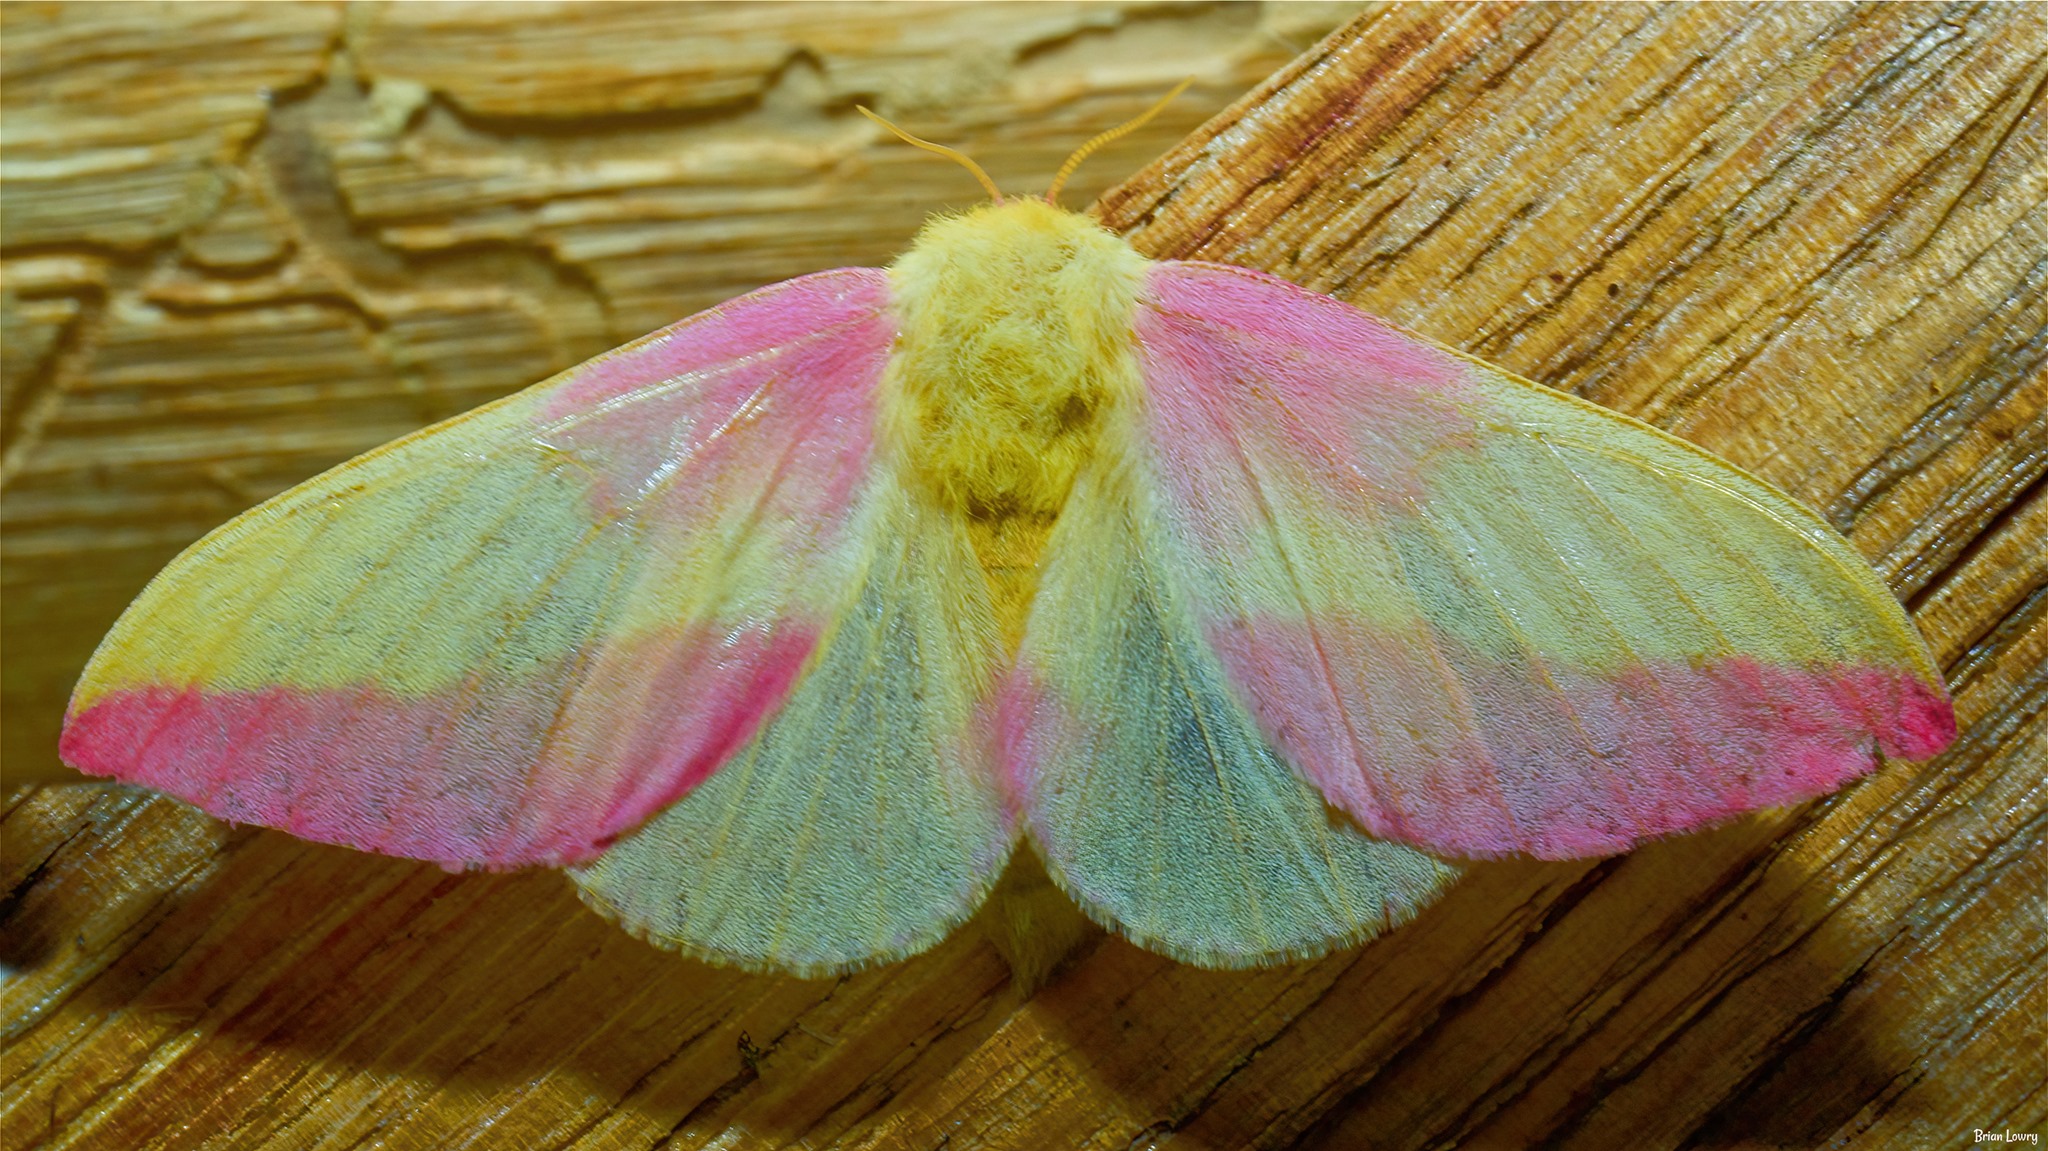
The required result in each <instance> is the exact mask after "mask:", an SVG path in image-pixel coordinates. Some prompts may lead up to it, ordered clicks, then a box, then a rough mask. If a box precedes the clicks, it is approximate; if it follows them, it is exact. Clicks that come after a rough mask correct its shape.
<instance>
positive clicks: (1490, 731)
mask: <svg viewBox="0 0 2048 1151" xmlns="http://www.w3.org/2000/svg"><path fill="white" fill-rule="evenodd" d="M1149 275H1150V278H1149V283H1148V289H1147V293H1146V297H1145V299H1144V301H1143V303H1142V304H1141V305H1140V308H1139V316H1138V320H1137V338H1138V344H1139V358H1140V361H1141V371H1142V374H1143V378H1144V390H1145V394H1146V397H1147V403H1146V407H1145V411H1144V412H1143V413H1142V415H1141V417H1140V418H1139V420H1138V422H1137V423H1136V424H1134V425H1133V426H1130V427H1128V428H1126V429H1124V432H1125V434H1126V435H1127V437H1128V441H1127V442H1125V443H1124V444H1123V446H1122V447H1121V448H1120V449H1119V451H1120V452H1121V453H1122V455H1123V456H1124V458H1125V459H1126V461H1127V466H1128V467H1129V469H1130V475H1131V479H1130V481H1129V486H1130V489H1131V491H1132V492H1133V493H1135V496H1134V498H1137V499H1138V500H1139V501H1140V506H1139V507H1138V508H1137V509H1136V510H1135V511H1134V513H1133V514H1134V523H1135V525H1136V527H1135V529H1134V530H1136V531H1137V532H1138V533H1140V534H1141V535H1142V537H1143V539H1144V542H1145V546H1147V547H1148V548H1151V549H1154V551H1155V554H1156V555H1157V556H1158V557H1159V558H1158V563H1159V565H1160V571H1161V573H1162V574H1161V576H1160V579H1161V581H1162V582H1163V583H1164V584H1166V585H1168V586H1169V587H1170V589H1171V595H1172V596H1173V597H1174V598H1175V599H1176V600H1178V601H1179V602H1180V603H1181V604H1182V605H1183V610H1185V611H1187V612H1188V613H1190V614H1191V616H1192V617H1193V619H1194V624H1193V626H1194V627H1195V628H1196V629H1197V630H1198V631H1199V633H1200V635H1201V636H1202V638H1203V644H1204V647H1205V648H1206V650H1207V651H1208V652H1209V653H1213V656H1214V658H1215V659H1216V660H1218V661H1219V663H1220V666H1221V668H1222V669H1223V672H1224V674H1225V676H1226V678H1227V679H1228V682H1229V683H1230V685H1231V688H1232V690H1233V693H1234V695H1235V697H1236V698H1237V699H1238V700H1240V701H1241V702H1242V703H1243V704H1244V706H1245V707H1246V708H1248V709H1249V711H1250V712H1251V713H1252V714H1253V715H1254V716H1255V717H1256V719H1257V721H1258V725H1259V728H1260V730H1261V731H1262V732H1263V733H1264V734H1265V736H1266V737H1267V738H1268V739H1269V740H1270V741H1271V744H1272V746H1273V747H1274V748H1276V749H1277V750H1278V751H1279V752H1280V753H1281V755H1283V756H1284V757H1285V758H1286V760H1287V761H1288V762H1289V763H1291V764H1292V765H1293V766H1294V767H1295V768H1296V769H1298V770H1299V771H1300V772H1301V773H1302V774H1303V775H1305V776H1306V778H1308V779H1309V780H1311V781H1313V782H1314V784H1315V785H1316V786H1317V787H1318V788H1319V789H1320V790H1321V792H1322V794H1323V795H1324V796H1326V797H1327V798H1328V799H1329V800H1330V801H1331V802H1332V803H1334V804H1336V805H1337V806H1339V807H1341V808H1342V809H1343V810H1345V811H1346V812H1348V813H1350V814H1351V816H1353V817H1354V818H1355V819H1357V820H1358V822H1359V823H1360V824H1361V825H1362V826H1363V827H1364V828H1365V829H1367V830H1368V831H1370V832H1372V833H1373V834H1374V835H1378V836H1382V837H1385V838H1388V839H1393V840H1398V841H1400V842H1403V843H1408V844H1413V845H1416V846H1420V847H1423V848H1426V849H1428V850H1430V851H1435V852H1442V853H1447V854H1454V855H1463V856H1497V855H1503V854H1509V853H1527V854H1531V855H1535V856H1539V857H1545V858H1559V857H1571V856H1582V855H1591V854H1601V853H1608V852H1615V851H1621V850H1625V849H1627V848H1628V847H1630V846H1631V845H1633V844H1635V843H1637V842H1638V841H1640V840H1642V839H1644V838H1646V837H1649V836H1654V835H1659V834H1663V833H1667V832H1673V831H1681V830H1684V829H1688V828H1693V827H1698V826H1700V825H1702V824H1706V823H1710V822H1712V821H1715V820H1720V819H1724V818H1727V817H1729V816H1732V815H1735V814H1737V813H1740V812H1744V811H1748V810H1752V809H1754V808H1758V807H1763V806H1768V805H1775V804H1783V803H1789V802H1794V801H1798V800H1802V799H1806V798H1809V797H1812V796H1815V795H1819V794H1822V793H1825V792H1827V791H1830V790H1832V789H1834V788H1835V787H1837V786H1839V785H1840V784H1842V783H1843V782H1844V781H1847V780H1849V779H1853V778H1855V777H1857V776H1860V775H1862V774H1864V773H1866V772H1868V771H1870V770H1871V769H1872V768H1873V766H1874V763H1875V753H1876V752H1877V751H1880V750H1881V751H1883V752H1884V753H1886V754H1888V755H1893V756H1901V757H1905V758H1913V759H1917V758H1923V757H1926V756H1929V755H1932V754H1934V753H1935V752H1937V751H1939V750H1941V749H1942V748H1943V747H1944V746H1946V745H1947V744H1948V742H1949V741H1950V740H1951V739H1952V738H1953V736H1954V732H1955V721H1954V717H1953V713H1952V711H1951V708H1950V704H1949V701H1948V697H1947V694H1946V692H1945V690H1944V688H1943V684H1942V680H1941V677H1940V674H1939V672H1938V670H1937V669H1936V667H1935V666H1934V664H1933V662H1932V660H1931V658H1930V657H1929V655H1928V652H1927V649H1926V647H1925V644H1924V643H1923V642H1922V640H1921V638H1920V636H1919V633H1918V632H1917V631H1916V630H1915V629H1914V628H1913V626H1912V624H1911V622H1910V621H1909V620H1908V619H1907V618H1906V616H1905V613H1904V612H1903V611H1902V610H1901V608H1900V606H1899V604H1898V602H1897V600H1896V599H1894V598H1893V597H1892V595H1891V594H1890V592H1889V591H1888V590H1887V589H1886V587H1885V586H1884V584H1883V583H1882V582H1881V581H1880V580H1879V579H1878V577H1877V576H1876V575H1875V573H1873V572H1872V571H1871V570H1870V567H1869V565H1868V564H1866V563H1865V562H1864V560H1863V559H1862V557H1861V556H1859V555H1858V554H1857V553H1856V552H1855V551H1854V550H1853V549H1851V548H1850V547H1849V545H1848V544H1847V542H1846V541H1844V540H1843V539H1842V538H1841V536H1840V535H1839V534H1837V533H1836V532H1835V531H1834V530H1833V529H1832V528H1830V527H1829V526H1828V525H1827V524H1826V523H1825V522H1824V521H1822V520H1821V519H1820V518H1819V517H1818V516H1817V515H1815V514H1814V513H1813V512H1811V511H1810V510H1808V509H1807V508H1805V507H1803V506H1801V505H1799V504H1798V503H1796V502H1795V501H1793V500H1792V499H1791V498H1789V497H1787V496H1785V495H1784V494H1782V493H1780V492H1778V491H1777V490H1775V489H1773V488H1772V487H1770V486H1769V485H1767V484H1765V483H1763V482H1762V481H1760V480H1758V479H1756V478H1754V477H1752V476H1750V475H1748V474H1747V473H1744V472H1742V471H1741V470H1739V469H1737V468H1735V467H1733V466H1732V465H1729V464H1727V463H1725V462H1723V461H1721V460H1718V459H1716V458H1715V457H1713V456H1711V455H1709V454H1707V453H1706V452H1703V451H1701V450H1699V449H1697V448H1695V447H1692V446H1691V445H1689V444H1686V443H1684V442H1683V441H1680V440H1677V439H1675V438H1673V437H1671V436H1668V435H1665V434H1664V433H1662V432H1659V431H1657V430H1655V429H1653V428H1651V427H1649V426H1648V425H1645V424H1642V423H1639V422H1637V421H1634V420H1631V419H1628V418H1627V417H1625V416H1621V415H1618V414H1616V413H1614V412H1610V411H1607V410H1605V409H1603V408H1600V407H1597V406H1595V405H1593V404H1589V403H1586V402H1584V401H1581V400H1578V399H1576V398H1574V397H1570V396H1566V395H1563V394H1561V393H1558V392H1554V391H1551V390H1549V389H1546V388H1542V387H1540V386H1538V385H1535V384H1532V383H1529V382H1527V381H1524V380H1520V379H1517V378H1514V377H1512V376H1508V375H1506V374H1504V373H1501V372H1499V371H1498V370H1496V369H1493V368H1490V367H1488V366H1486V365H1484V364H1481V363H1479V362H1477V361H1473V360H1469V359H1465V358H1463V357H1460V356H1457V355H1454V354H1451V353H1448V352H1446V351H1444V350H1442V349H1439V348H1437V347H1435V346H1433V345H1430V344H1427V343H1425V342H1423V341H1420V340H1417V339H1415V338H1414V337H1411V336H1407V335H1404V334H1402V333H1400V332H1397V331H1395V330H1393V329H1391V328H1388V327H1386V326H1385V325H1383V324H1381V323H1380V322H1378V321H1376V320H1374V319H1372V318H1371V317H1369V316H1367V315H1365V314H1364V313H1362V312H1359V311H1357V310H1356V309H1353V308H1351V307H1349V306H1348V305H1345V304H1343V303H1341V302H1339V301H1335V300H1331V299H1328V298H1327V297H1322V296H1317V295H1314V294H1312V293H1309V292H1306V291H1303V290H1302V289H1300V288H1297V287H1294V286H1293V285H1290V284H1287V283H1286V282H1284V281H1281V280H1277V279H1275V278H1273V277H1270V276H1265V275H1261V274H1258V273H1254V272H1248V271H1245V270H1243V269H1238V268H1229V267H1223V266H1218V265H1206V264H1195V263H1167V264H1160V265H1156V266H1154V268H1153V269H1152V270H1151V272H1150V274H1149Z"/></svg>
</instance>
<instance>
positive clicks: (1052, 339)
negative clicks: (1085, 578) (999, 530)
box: [881, 200, 1146, 519]
mask: <svg viewBox="0 0 2048 1151" xmlns="http://www.w3.org/2000/svg"><path fill="white" fill-rule="evenodd" d="M1145 263H1146V261H1145V258H1144V257H1143V256H1140V255H1139V254H1138V253H1137V252H1135V251H1133V250H1132V249H1131V247H1130V245H1128V244H1126V243H1124V242H1123V240H1122V239H1120V238H1118V237H1117V236H1114V235H1112V234H1111V233H1109V232H1107V231H1104V230H1103V229H1102V228H1101V227H1099V226H1098V225H1097V224H1096V223H1095V222H1094V221H1092V220H1090V219H1088V218H1087V217H1085V216H1082V215H1079V214H1076V213H1073V212H1067V211H1063V210H1061V209H1059V208H1055V207H1052V206H1051V205H1049V204H1046V203H1044V202H1043V201H1039V200H1020V201H1013V202H1010V203H1006V204H998V205H990V206H988V207H983V208H978V209H976V210H974V211H972V212H969V213H967V214H966V215H964V216H953V217H946V218H941V219H937V220H934V221H932V222H931V223H930V224H928V225H926V227H925V229H924V231H923V232H922V233H921V234H919V236H918V239H917V242H916V244H914V245H912V247H911V249H910V251H908V252H906V253H905V254H904V255H903V257H902V258H901V259H899V260H898V261H897V262H896V264H895V266H894V267H893V268H891V270H890V275H891V283H892V289H893V293H894V297H893V304H894V309H895V311H896V314H897V318H898V323H899V330H900V334H899V336H898V337H897V341H896V346H895V350H894V354H893V355H892V356H891V358H890V365H889V371H888V373H887V375H886V377H885V379H884V381H883V386H882V399H881V402H882V415H881V422H882V426H883V429H884V435H885V438H886V439H887V440H888V441H889V442H890V443H891V444H892V445H893V447H894V449H895V450H896V451H897V452H898V453H899V457H898V458H899V459H900V461H901V463H902V466H903V467H904V468H905V469H906V470H907V471H908V472H909V473H910V476H911V477H912V478H913V480H914V481H915V482H916V484H917V486H919V487H921V488H922V489H924V490H925V492H926V493H927V494H928V495H929V496H931V497H932V498H933V499H934V500H935V501H936V502H938V503H939V504H940V505H941V506H944V507H948V508H952V509H954V510H957V511H960V512H962V513H964V514H966V515H968V516H970V517H973V518H976V519H1001V518H1007V517H1011V516H1049V515H1053V514H1056V513H1057V512H1058V511H1059V508H1060V505H1061V504H1063V503H1064V502H1065V501H1066V497H1067V491H1068V489H1070V488H1071V487H1072V486H1073V483H1074V477H1075V475H1076V474H1077V473H1078V472H1079V471H1080V469H1081V466H1082V465H1083V464H1084V463H1085V462H1086V461H1087V460H1088V458H1089V457H1090V455H1091V454H1092V453H1093V451H1094V446H1095V436H1096V432H1097V429H1098V428H1099V427H1100V424H1101V420H1102V416H1103V413H1104V412H1105V411H1106V410H1107V409H1109V408H1110V407H1112V406H1113V405H1116V404H1118V403H1121V402H1124V399H1125V398H1126V397H1129V396H1131V395H1133V394H1134V393H1135V391H1136V388H1137V369H1136V360H1135V358H1134V357H1133V354H1132V348H1131V322H1132V314H1133V310H1134V309H1135V308H1136V306H1137V299H1138V291H1139V287H1140V282H1141V279H1142V277H1143V275H1144V268H1145Z"/></svg>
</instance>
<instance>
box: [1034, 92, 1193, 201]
mask: <svg viewBox="0 0 2048 1151" xmlns="http://www.w3.org/2000/svg"><path fill="white" fill-rule="evenodd" d="M1194 82H1195V78H1194V77H1193V76H1190V77H1188V78H1187V79H1185V80H1182V81H1181V82H1180V83H1178V84H1175V85H1174V86H1173V91H1171V92H1168V93H1167V94H1166V96H1165V98H1163V99H1161V100H1160V101H1159V102H1158V103H1157V104H1154V105H1152V107H1150V108H1149V109H1147V110H1146V112H1145V114H1144V115H1142V116H1139V117H1138V118H1137V119H1134V120H1126V121H1124V122H1123V123H1121V124H1118V125H1117V126H1116V127H1114V128H1111V129H1110V130H1109V131H1107V132H1104V133H1103V134H1102V135H1100V136H1097V137H1095V138H1094V139H1093V140H1090V141H1088V142H1087V143H1086V144H1083V145H1081V146H1080V147H1078V148H1076V149H1074V154H1073V155H1071V156H1069V157H1067V162H1066V163H1064V164H1061V165H1060V170H1059V173H1058V174H1057V175H1055V176H1053V178H1052V186H1051V187H1049V188H1047V189H1046V190H1045V202H1046V203H1048V204H1057V203H1059V202H1060V189H1061V188H1063V187H1065V186H1066V183H1067V177H1068V176H1071V175H1073V174H1074V169H1076V168H1078V167H1080V166H1081V161H1083V160H1086V159H1087V158H1088V154H1089V153H1090V152H1093V151H1095V150H1096V149H1098V148H1100V147H1102V146H1103V145H1104V144H1111V143H1115V142H1116V141H1118V140H1121V139H1123V138H1124V137H1125V136H1128V135H1130V134H1131V133H1133V132H1135V131H1137V130H1138V129H1140V128H1142V127H1144V126H1145V122H1146V121H1147V120H1150V119H1151V118H1152V117H1154V116H1157V115H1158V114H1160V113H1161V112H1164V111H1166V106H1167V105H1168V104H1171V103H1173V100H1174V97H1176V96H1178V95H1180V94H1181V93H1182V92H1185V91H1187V90H1188V85H1190V84H1192V83H1194Z"/></svg>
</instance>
